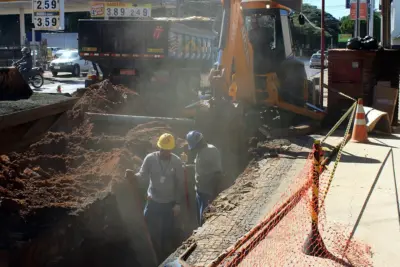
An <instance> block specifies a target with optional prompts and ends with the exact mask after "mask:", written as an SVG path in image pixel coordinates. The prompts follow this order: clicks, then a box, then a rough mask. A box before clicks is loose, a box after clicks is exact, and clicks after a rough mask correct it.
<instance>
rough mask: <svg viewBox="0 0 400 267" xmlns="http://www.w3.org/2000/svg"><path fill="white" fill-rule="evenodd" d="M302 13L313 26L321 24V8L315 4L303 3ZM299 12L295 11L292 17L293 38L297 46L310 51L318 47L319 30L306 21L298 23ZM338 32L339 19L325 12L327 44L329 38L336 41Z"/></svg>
mask: <svg viewBox="0 0 400 267" xmlns="http://www.w3.org/2000/svg"><path fill="white" fill-rule="evenodd" d="M302 13H303V14H304V15H305V16H306V17H307V19H308V20H309V21H310V22H312V23H313V24H314V25H315V26H317V27H320V26H321V10H320V9H318V8H317V7H316V6H312V5H309V4H303V7H302ZM298 15H299V13H295V15H294V17H293V27H292V32H293V40H294V42H295V43H296V45H297V46H298V47H302V48H303V50H309V51H310V52H312V51H314V50H319V49H320V40H321V37H320V36H321V30H320V29H319V28H315V27H314V26H312V25H311V24H310V23H308V22H307V21H306V23H305V24H304V25H300V24H299V22H298V19H297V17H298ZM339 33H340V21H339V20H338V19H336V18H335V17H333V16H332V15H331V14H330V13H327V12H325V37H327V42H326V43H327V44H328V43H330V39H331V40H332V42H333V43H334V44H336V42H337V39H338V38H337V36H338V34H339Z"/></svg>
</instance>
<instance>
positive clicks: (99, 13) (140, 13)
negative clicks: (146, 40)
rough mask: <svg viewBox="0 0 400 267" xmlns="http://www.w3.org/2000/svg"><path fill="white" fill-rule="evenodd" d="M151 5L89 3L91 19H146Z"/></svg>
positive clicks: (149, 15)
mask: <svg viewBox="0 0 400 267" xmlns="http://www.w3.org/2000/svg"><path fill="white" fill-rule="evenodd" d="M151 7H152V6H151V4H146V5H136V4H132V3H122V2H90V14H91V17H92V18H105V19H107V18H148V17H151Z"/></svg>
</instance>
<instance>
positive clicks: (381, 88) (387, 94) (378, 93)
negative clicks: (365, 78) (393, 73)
mask: <svg viewBox="0 0 400 267" xmlns="http://www.w3.org/2000/svg"><path fill="white" fill-rule="evenodd" d="M398 95H399V90H398V89H396V88H391V86H390V82H378V84H377V86H376V87H375V92H374V101H373V104H372V107H373V108H375V109H377V110H381V111H384V112H386V113H387V114H388V115H389V120H390V123H392V122H393V118H394V112H395V108H396V103H397V98H398Z"/></svg>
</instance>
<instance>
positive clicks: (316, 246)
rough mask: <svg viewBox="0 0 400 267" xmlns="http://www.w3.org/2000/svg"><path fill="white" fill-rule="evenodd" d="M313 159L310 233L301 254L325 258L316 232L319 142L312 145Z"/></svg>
mask: <svg viewBox="0 0 400 267" xmlns="http://www.w3.org/2000/svg"><path fill="white" fill-rule="evenodd" d="M312 152H313V158H312V164H311V170H310V176H311V177H310V178H311V179H312V187H311V192H312V199H311V203H310V212H311V232H310V234H309V235H308V237H307V239H306V242H305V243H304V246H303V253H304V254H306V255H309V256H314V257H326V256H328V255H329V252H328V250H327V249H326V247H325V244H324V241H323V240H322V237H321V234H320V232H319V230H318V216H319V177H320V175H321V173H322V165H321V163H322V161H323V151H322V147H321V142H320V141H319V140H315V141H314V145H313V151H312Z"/></svg>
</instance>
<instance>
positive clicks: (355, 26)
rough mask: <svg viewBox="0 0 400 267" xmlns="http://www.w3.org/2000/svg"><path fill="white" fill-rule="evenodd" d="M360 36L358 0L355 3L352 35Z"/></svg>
mask: <svg viewBox="0 0 400 267" xmlns="http://www.w3.org/2000/svg"><path fill="white" fill-rule="evenodd" d="M359 36H360V0H357V4H356V21H355V23H354V37H359Z"/></svg>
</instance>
